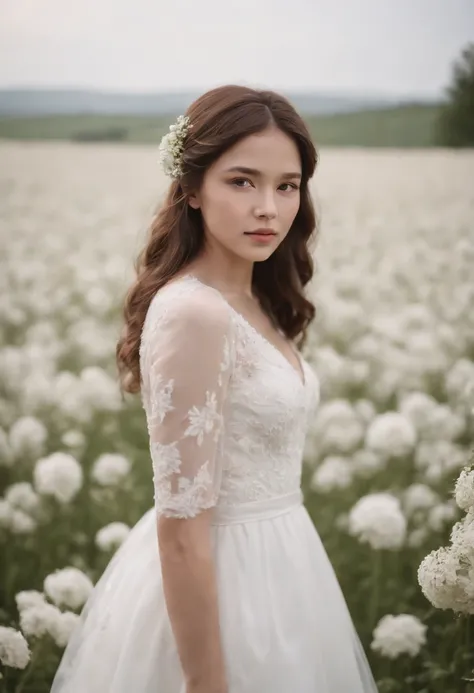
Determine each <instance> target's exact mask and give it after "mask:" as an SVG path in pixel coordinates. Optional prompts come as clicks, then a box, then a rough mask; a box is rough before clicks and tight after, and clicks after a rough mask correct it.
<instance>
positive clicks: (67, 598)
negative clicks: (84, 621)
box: [44, 567, 94, 609]
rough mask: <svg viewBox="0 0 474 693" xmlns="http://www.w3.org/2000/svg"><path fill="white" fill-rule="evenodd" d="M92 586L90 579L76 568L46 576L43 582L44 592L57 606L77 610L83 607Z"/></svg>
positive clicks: (64, 569) (65, 569)
mask: <svg viewBox="0 0 474 693" xmlns="http://www.w3.org/2000/svg"><path fill="white" fill-rule="evenodd" d="M93 588H94V585H93V584H92V581H91V580H90V578H89V577H88V576H87V575H86V574H85V573H83V572H82V571H81V570H79V569H78V568H72V567H71V568H63V569H62V570H57V571H56V572H54V573H51V574H50V575H48V576H47V577H46V578H45V580H44V591H45V593H46V594H47V595H48V597H49V598H50V599H51V601H52V602H54V603H55V604H56V605H57V606H65V607H67V608H69V609H78V608H79V607H81V606H83V604H85V602H86V601H87V599H88V598H89V595H90V594H91V592H92V590H93Z"/></svg>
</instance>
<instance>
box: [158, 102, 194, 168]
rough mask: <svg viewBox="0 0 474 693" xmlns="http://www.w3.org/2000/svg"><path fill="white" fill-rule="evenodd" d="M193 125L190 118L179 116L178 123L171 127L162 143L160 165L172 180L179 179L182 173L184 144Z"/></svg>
mask: <svg viewBox="0 0 474 693" xmlns="http://www.w3.org/2000/svg"><path fill="white" fill-rule="evenodd" d="M191 127H192V125H191V124H190V123H189V116H183V115H180V116H178V118H177V120H176V123H173V125H170V131H169V132H168V133H166V135H164V136H163V137H162V139H161V142H160V163H161V167H162V169H163V171H164V172H165V174H166V175H167V176H170V178H179V177H180V176H181V175H182V173H183V170H182V166H181V163H182V154H183V143H184V139H185V137H186V135H187V134H188V130H190V128H191Z"/></svg>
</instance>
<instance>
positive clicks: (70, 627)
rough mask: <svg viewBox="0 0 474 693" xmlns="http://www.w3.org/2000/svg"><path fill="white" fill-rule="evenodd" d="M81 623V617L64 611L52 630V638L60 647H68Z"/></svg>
mask: <svg viewBox="0 0 474 693" xmlns="http://www.w3.org/2000/svg"><path fill="white" fill-rule="evenodd" d="M80 621H81V617H80V616H79V615H78V614H75V613H73V612H72V611H64V612H63V613H60V614H59V616H58V618H57V619H56V621H55V622H54V624H53V626H52V628H51V636H52V638H53V639H54V642H55V643H56V645H58V647H66V645H67V644H68V642H69V638H70V637H71V635H72V633H73V632H74V630H75V628H76V626H78V625H79V623H80Z"/></svg>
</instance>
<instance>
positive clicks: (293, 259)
mask: <svg viewBox="0 0 474 693" xmlns="http://www.w3.org/2000/svg"><path fill="white" fill-rule="evenodd" d="M185 115H187V116H189V119H190V122H191V124H192V128H191V129H190V130H189V132H188V134H187V135H186V138H185V140H184V145H183V154H182V175H181V176H180V177H179V178H178V179H174V180H173V181H172V183H171V185H170V187H169V190H168V192H167V195H166V198H165V201H164V204H163V205H162V206H161V207H160V208H159V209H158V211H157V212H156V214H155V217H154V219H153V220H152V223H151V226H150V229H149V234H148V239H147V242H146V244H145V247H144V248H143V250H142V251H141V253H140V254H139V256H138V258H137V260H136V262H135V270H136V275H137V276H136V280H135V282H134V283H133V285H132V286H131V287H130V289H129V290H128V293H127V295H126V297H125V302H124V306H123V317H124V321H125V324H124V328H123V331H122V335H121V337H120V339H119V341H118V343H117V348H116V359H117V366H118V371H119V377H120V385H121V389H122V395H123V391H126V392H130V393H137V392H139V391H140V385H141V381H140V362H139V347H140V338H141V332H142V328H143V323H144V321H145V316H146V313H147V310H148V307H149V305H150V302H151V300H152V298H153V296H154V295H155V294H156V292H157V291H158V290H159V289H160V288H161V287H162V286H163V285H164V284H166V283H167V282H168V281H169V280H170V279H172V277H173V276H174V275H175V274H176V273H177V272H178V271H179V270H181V269H182V268H183V267H184V266H186V265H187V264H188V263H189V262H191V261H192V260H193V259H194V258H195V257H196V256H197V255H198V254H199V253H200V251H201V250H202V249H203V246H204V242H205V236H204V228H203V222H202V216H201V211H200V210H199V209H197V210H195V209H193V208H192V207H191V206H190V205H189V204H188V197H189V195H190V194H191V193H192V192H194V191H197V190H199V188H200V185H201V182H202V179H203V176H204V173H205V171H206V169H207V168H208V167H209V166H210V165H211V164H212V163H213V162H214V161H216V160H217V159H218V158H219V157H220V156H221V155H222V154H223V153H224V152H225V151H226V150H227V149H229V148H230V147H232V146H233V145H234V144H236V143H237V142H238V141H239V140H241V139H243V138H244V137H247V136H248V135H252V134H254V133H257V132H261V131H262V130H265V129H266V128H267V127H268V126H269V125H275V126H276V127H278V128H279V129H280V130H282V131H283V132H284V133H286V134H287V135H289V136H290V137H291V138H292V139H293V141H294V142H295V143H296V145H297V147H298V150H299V154H300V157H301V167H302V180H301V187H300V207H299V210H298V212H297V214H296V217H295V219H294V222H293V224H292V226H291V229H290V230H289V232H288V234H287V235H286V237H285V238H284V240H283V241H282V242H281V243H280V245H279V246H278V248H277V249H276V250H275V252H274V253H273V254H272V255H271V256H270V257H269V258H268V259H267V260H265V261H263V262H256V263H255V264H254V268H253V277H252V285H253V291H254V294H255V295H256V296H257V298H258V299H259V301H260V303H261V305H262V307H263V309H264V310H265V312H266V313H267V314H268V316H269V317H270V319H271V320H272V321H273V322H274V324H275V325H276V326H277V327H278V328H280V329H281V330H282V331H283V332H284V334H285V335H286V336H287V337H288V338H289V339H293V340H295V341H296V342H297V343H298V346H299V347H301V346H302V345H303V344H304V342H305V339H306V330H307V327H308V325H309V323H310V322H311V321H312V320H313V318H314V317H315V312H316V311H315V307H314V305H313V304H312V303H311V302H310V301H309V300H308V299H307V298H306V297H305V296H304V295H303V291H302V290H303V287H304V286H305V285H306V284H307V283H308V282H309V281H310V280H311V278H312V276H313V272H314V263H313V259H312V256H311V253H310V248H309V241H310V240H314V241H315V240H316V235H317V234H316V232H317V222H316V215H315V212H314V207H313V203H312V200H311V195H310V192H309V189H308V182H309V179H310V178H311V177H312V176H313V173H314V170H315V168H316V164H317V153H316V149H315V147H314V144H313V142H312V140H311V135H310V133H309V131H308V129H307V127H306V125H305V123H304V121H303V119H302V118H301V117H300V116H299V115H298V113H297V112H296V110H295V109H294V107H293V106H292V105H291V103H290V102H289V101H288V100H287V99H286V98H285V97H283V96H282V95H280V94H277V93H275V92H273V91H267V90H257V89H251V88H249V87H245V86H238V85H227V86H223V87H218V88H216V89H212V90H210V91H208V92H206V93H205V94H203V95H202V96H200V97H199V98H198V99H197V100H196V101H194V103H192V104H191V105H190V106H189V108H188V110H187V111H186V114H185ZM297 337H298V339H297V340H296V338H297Z"/></svg>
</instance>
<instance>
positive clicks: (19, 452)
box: [9, 416, 48, 458]
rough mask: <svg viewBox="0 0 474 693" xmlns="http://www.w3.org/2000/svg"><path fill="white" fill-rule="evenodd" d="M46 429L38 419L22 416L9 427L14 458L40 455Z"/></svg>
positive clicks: (46, 434) (45, 437)
mask: <svg viewBox="0 0 474 693" xmlns="http://www.w3.org/2000/svg"><path fill="white" fill-rule="evenodd" d="M47 437H48V431H47V429H46V427H45V426H44V424H43V423H41V421H39V419H36V418H35V417H33V416H24V417H22V418H21V419H18V420H17V421H15V423H14V424H13V425H12V427H11V428H10V433H9V438H10V446H11V449H12V451H13V454H14V455H15V457H16V458H20V457H23V456H24V455H26V456H34V457H37V456H38V455H41V453H42V452H43V448H44V443H45V442H46V439H47Z"/></svg>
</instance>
